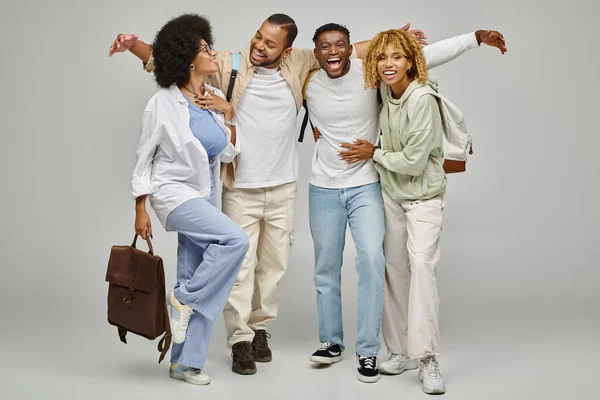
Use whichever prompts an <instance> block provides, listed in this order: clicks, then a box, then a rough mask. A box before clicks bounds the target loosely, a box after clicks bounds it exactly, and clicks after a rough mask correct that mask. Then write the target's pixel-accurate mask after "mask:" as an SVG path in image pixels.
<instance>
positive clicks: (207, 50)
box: [199, 43, 213, 54]
mask: <svg viewBox="0 0 600 400" xmlns="http://www.w3.org/2000/svg"><path fill="white" fill-rule="evenodd" d="M212 50H213V49H212V47H210V44H208V43H207V44H205V45H202V46H200V51H199V53H205V54H210V53H212Z"/></svg>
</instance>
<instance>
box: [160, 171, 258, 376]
mask: <svg viewBox="0 0 600 400" xmlns="http://www.w3.org/2000/svg"><path fill="white" fill-rule="evenodd" d="M211 167H212V165H211ZM211 169H212V168H211ZM211 176H212V175H211ZM213 192H214V185H213ZM211 203H213V204H211ZM215 204H216V196H215V195H214V193H211V201H207V200H205V199H203V198H196V199H192V200H189V201H186V202H185V203H183V204H181V205H180V206H179V207H177V208H176V209H175V210H173V211H171V213H170V214H169V215H168V216H167V222H166V226H165V227H166V229H167V230H168V231H176V232H177V233H178V241H179V247H178V251H177V284H176V285H175V297H176V298H177V299H178V300H179V301H180V302H181V303H183V304H186V305H188V306H190V307H192V309H194V311H195V312H194V314H192V317H191V318H190V322H189V325H188V329H187V334H186V340H185V342H183V343H181V344H173V347H172V350H171V363H173V364H181V365H184V366H186V367H194V368H203V367H204V361H205V360H206V356H207V354H208V344H209V340H210V336H211V333H212V328H213V324H214V322H215V321H216V320H217V318H218V317H219V315H220V314H221V313H222V311H223V308H224V307H225V303H226V301H227V298H228V297H229V293H230V292H231V288H232V287H233V284H234V282H235V279H236V277H237V274H238V272H239V270H240V267H241V266H242V261H243V260H244V256H245V254H246V251H247V250H248V236H247V235H246V233H245V232H244V231H243V230H242V229H241V228H240V227H238V226H237V225H236V224H235V223H234V222H233V221H232V220H231V219H229V217H227V216H226V215H225V214H223V213H222V212H221V211H220V210H219V209H218V208H217V207H216V206H215Z"/></svg>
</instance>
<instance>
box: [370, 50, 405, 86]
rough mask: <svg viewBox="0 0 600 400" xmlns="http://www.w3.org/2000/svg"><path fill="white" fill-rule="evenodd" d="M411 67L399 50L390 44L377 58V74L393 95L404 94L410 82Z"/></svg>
mask: <svg viewBox="0 0 600 400" xmlns="http://www.w3.org/2000/svg"><path fill="white" fill-rule="evenodd" d="M412 65H413V64H412V62H411V61H410V60H408V59H407V58H406V57H405V56H404V54H403V53H402V52H401V51H400V50H398V49H396V48H395V47H394V46H393V45H392V44H388V45H387V47H386V48H385V51H384V52H383V53H381V54H380V55H379V56H378V59H377V73H378V74H379V77H380V78H381V80H382V81H383V82H384V83H385V84H387V85H388V86H389V87H390V88H391V89H392V91H393V92H394V93H397V92H398V91H401V92H404V90H405V89H406V88H407V87H408V85H410V82H411V81H412V79H411V78H410V77H409V74H408V70H409V69H410V68H411V67H412ZM399 89H402V90H399Z"/></svg>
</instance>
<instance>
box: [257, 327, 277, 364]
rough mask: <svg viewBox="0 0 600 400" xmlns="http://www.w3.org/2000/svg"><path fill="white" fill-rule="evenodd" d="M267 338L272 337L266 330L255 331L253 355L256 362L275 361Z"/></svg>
mask: <svg viewBox="0 0 600 400" xmlns="http://www.w3.org/2000/svg"><path fill="white" fill-rule="evenodd" d="M267 338H271V335H270V334H268V333H267V331H265V330H258V331H254V340H252V355H253V356H254V361H256V362H269V361H271V360H272V359H273V357H272V354H271V349H270V348H269V342H268V341H267Z"/></svg>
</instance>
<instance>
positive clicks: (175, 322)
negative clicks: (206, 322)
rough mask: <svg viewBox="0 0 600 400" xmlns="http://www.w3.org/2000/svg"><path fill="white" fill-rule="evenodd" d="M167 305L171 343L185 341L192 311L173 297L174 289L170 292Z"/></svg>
mask: <svg viewBox="0 0 600 400" xmlns="http://www.w3.org/2000/svg"><path fill="white" fill-rule="evenodd" d="M169 297H170V299H169V300H170V301H169V305H170V307H171V318H170V319H171V334H172V335H173V343H183V342H185V334H186V332H187V328H188V324H189V322H190V317H191V316H192V314H193V313H194V310H192V308H191V307H189V306H186V305H183V304H181V303H180V302H179V300H177V299H176V298H175V291H172V292H171V296H169Z"/></svg>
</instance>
